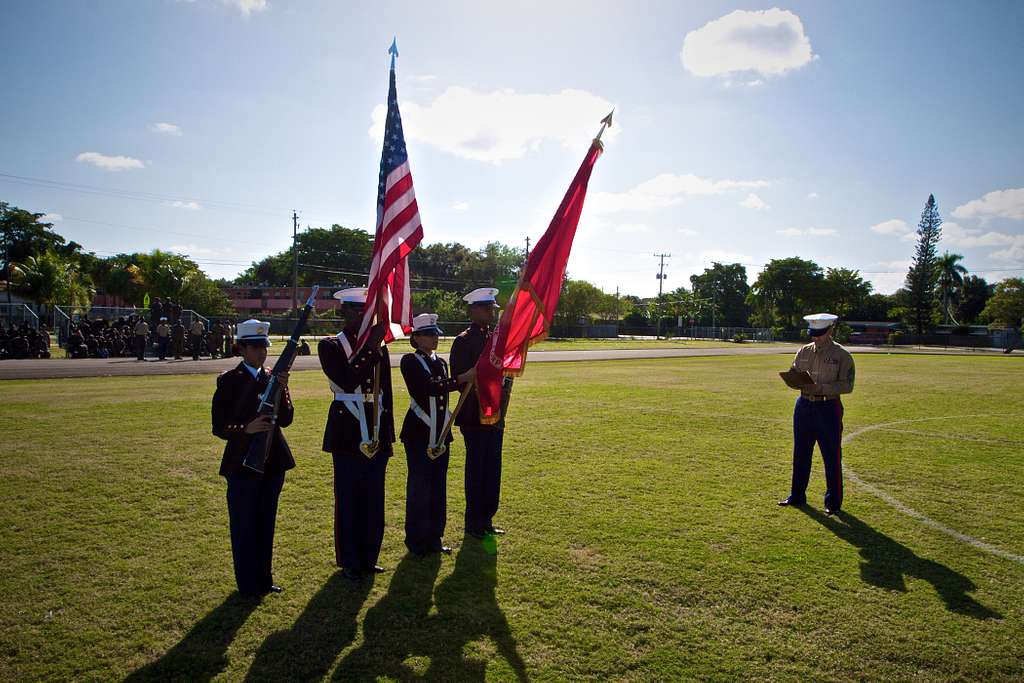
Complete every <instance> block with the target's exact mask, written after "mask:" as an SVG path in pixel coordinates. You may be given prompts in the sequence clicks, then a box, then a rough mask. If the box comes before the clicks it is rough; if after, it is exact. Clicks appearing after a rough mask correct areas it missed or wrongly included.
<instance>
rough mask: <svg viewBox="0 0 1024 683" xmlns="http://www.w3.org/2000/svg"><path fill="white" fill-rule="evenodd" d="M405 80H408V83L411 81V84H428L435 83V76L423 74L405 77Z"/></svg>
mask: <svg viewBox="0 0 1024 683" xmlns="http://www.w3.org/2000/svg"><path fill="white" fill-rule="evenodd" d="M406 78H407V79H409V80H410V81H412V82H413V83H430V82H431V81H436V80H437V76H435V75H434V74H423V75H420V76H406Z"/></svg>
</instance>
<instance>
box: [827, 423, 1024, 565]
mask: <svg viewBox="0 0 1024 683" xmlns="http://www.w3.org/2000/svg"><path fill="white" fill-rule="evenodd" d="M970 417H1016V415H1015V414H1014V415H1005V414H1004V415H999V414H993V413H978V414H975V415H947V416H945V417H921V418H917V419H914V420H897V421H895V422H884V423H880V424H875V425H868V426H867V427H861V428H860V429H857V430H855V431H853V432H850V433H849V434H847V435H846V436H844V437H843V445H846V443H847V442H849V441H852V440H853V439H855V438H857V437H858V436H860V435H861V434H866V433H867V432H873V431H875V430H877V429H886V428H888V427H893V426H895V425H902V424H909V423H911V422H929V421H935V420H954V419H959V418H970ZM843 476H845V477H846V478H848V479H849V480H850V481H852V482H853V483H854V484H856V485H857V486H859V487H861V488H862V489H864V490H865V491H867V492H868V493H870V494H872V495H874V496H875V497H877V498H881V499H882V500H884V501H885V502H886V503H888V504H889V505H891V506H892V507H893V508H895V509H896V510H897V511H898V512H902V513H903V514H905V515H907V516H908V517H912V518H913V519H916V520H917V521H919V522H921V523H922V524H924V525H925V526H927V527H929V528H931V529H934V530H935V531H938V532H941V533H943V534H946V535H947V536H949V537H951V538H955V539H956V540H958V541H960V542H962V543H966V544H967V545H970V546H973V547H975V548H977V549H978V550H981V551H982V552H986V553H989V554H990V555H995V556H996V557H1001V558H1003V559H1005V560H1010V561H1011V562H1016V563H1017V564H1021V565H1024V555H1017V554H1015V553H1011V552H1010V551H1008V550H1003V549H1002V548H997V547H996V546H994V545H992V544H991V543H986V542H985V541H982V540H981V539H979V538H975V537H974V536H968V535H967V534H963V533H960V532H959V531H957V530H956V529H952V528H950V527H948V526H946V525H945V524H943V523H942V522H937V521H935V520H934V519H932V518H931V517H929V516H928V515H925V514H924V513H921V512H918V511H917V510H915V509H914V508H912V507H910V506H909V505H906V504H905V503H903V502H902V501H900V500H898V499H897V498H894V497H893V496H891V495H890V494H888V493H886V492H885V491H883V490H882V489H880V488H878V487H877V486H875V485H874V484H869V483H868V482H866V481H864V480H863V479H861V478H860V477H859V476H858V475H857V473H856V472H854V471H853V470H851V469H848V468H846V467H844V468H843Z"/></svg>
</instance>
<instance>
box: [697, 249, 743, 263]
mask: <svg viewBox="0 0 1024 683" xmlns="http://www.w3.org/2000/svg"><path fill="white" fill-rule="evenodd" d="M697 258H698V259H699V260H700V262H701V263H707V264H710V263H712V262H715V263H750V262H751V261H753V259H752V258H751V257H750V256H749V255H747V254H740V253H738V252H735V251H724V250H722V249H707V250H705V251H702V252H700V254H698V255H697Z"/></svg>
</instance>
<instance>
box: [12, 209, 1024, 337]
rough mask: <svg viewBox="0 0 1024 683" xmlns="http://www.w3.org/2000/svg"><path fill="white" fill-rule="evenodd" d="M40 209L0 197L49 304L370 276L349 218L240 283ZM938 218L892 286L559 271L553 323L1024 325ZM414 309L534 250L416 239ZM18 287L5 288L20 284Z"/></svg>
mask: <svg viewBox="0 0 1024 683" xmlns="http://www.w3.org/2000/svg"><path fill="white" fill-rule="evenodd" d="M42 217H43V215H42V214H38V213H30V212H28V211H24V210H22V209H18V208H16V207H12V206H9V205H7V204H4V203H0V234H2V237H3V243H4V262H3V273H4V276H5V277H4V279H6V280H8V281H10V282H11V284H12V287H11V288H10V289H13V290H14V291H16V292H18V293H21V294H24V295H26V296H27V297H28V298H30V299H31V300H32V301H34V302H36V303H37V304H39V305H48V304H54V303H58V304H72V305H78V306H84V305H88V303H89V302H91V300H92V298H93V296H94V295H95V293H96V291H97V290H98V291H102V292H104V293H106V294H112V295H116V296H120V297H122V299H123V300H124V301H125V302H127V303H129V304H132V305H136V306H141V305H142V302H143V299H144V297H145V295H146V294H147V293H148V294H149V295H150V296H151V297H154V298H155V297H161V298H164V299H167V298H171V299H174V300H175V301H178V302H179V303H181V304H182V306H183V307H185V308H193V309H195V310H197V311H200V312H202V313H204V314H208V315H218V316H220V315H230V314H231V313H232V310H231V304H230V301H229V299H228V298H227V297H226V296H225V295H224V293H223V291H222V288H223V287H225V286H248V287H261V286H264V287H266V286H275V287H277V286H288V285H291V283H292V269H293V266H294V262H295V253H296V252H295V250H296V249H297V251H298V264H299V267H298V284H299V285H300V286H309V285H312V284H315V283H325V282H330V283H332V284H333V285H336V286H338V287H343V286H358V285H363V284H365V282H366V277H367V269H368V267H369V261H370V254H371V252H372V248H373V235H371V234H370V233H368V232H367V231H365V230H361V229H356V228H347V227H344V226H341V225H337V224H334V225H331V226H330V227H318V228H311V229H307V230H306V231H304V232H302V233H299V235H298V236H297V238H296V240H295V244H294V245H293V247H289V248H288V249H286V250H284V251H282V252H279V253H277V254H272V255H269V256H266V257H265V258H263V259H261V260H259V261H256V262H253V263H252V264H251V265H250V266H249V268H247V269H246V270H244V271H243V272H242V273H240V274H239V275H238V276H237V277H236V278H234V279H233V280H231V281H227V280H216V281H215V280H212V279H210V278H209V277H208V276H207V275H206V274H205V273H204V272H203V271H202V269H201V268H200V267H199V265H198V264H197V263H196V262H194V261H192V260H191V259H189V258H188V257H187V256H183V255H180V254H174V253H170V252H167V251H161V250H154V251H152V252H150V253H148V254H144V253H133V254H117V255H115V256H111V257H106V258H101V257H98V256H96V255H95V254H94V253H91V252H87V251H85V250H84V249H83V247H82V246H81V245H79V244H77V243H75V242H68V241H67V240H65V239H64V238H63V237H61V236H60V235H59V234H57V233H56V232H54V231H53V225H52V224H50V223H45V222H40V220H41V219H42ZM941 224H942V219H941V216H940V215H939V211H938V206H937V203H936V201H935V198H934V196H930V197H929V198H928V201H927V203H926V204H925V207H924V210H923V211H922V214H921V220H920V222H919V224H918V229H917V236H918V239H917V244H916V246H915V253H914V260H913V263H912V265H911V267H910V269H909V271H908V273H907V277H906V281H905V283H904V286H903V287H902V288H901V289H900V290H898V291H897V292H895V293H893V294H882V293H879V292H875V291H874V288H873V286H872V284H871V283H870V282H869V281H867V280H865V279H864V278H863V277H862V276H861V274H860V272H859V271H858V270H855V269H850V268H843V267H822V266H820V265H819V264H817V263H815V262H814V261H812V260H808V259H803V258H801V257H799V256H791V257H788V258H781V259H773V260H771V261H769V262H768V263H767V264H766V265H765V266H764V268H763V269H762V270H761V272H760V273H758V275H757V277H756V278H755V279H754V281H753V283H752V284H751V283H749V279H748V273H747V270H746V267H745V266H743V265H742V264H740V263H713V264H712V265H711V267H709V268H705V269H704V271H703V272H702V273H700V274H696V275H692V276H691V277H690V286H689V287H685V286H684V287H679V288H677V289H674V290H672V291H669V292H665V293H664V294H663V295H661V296H660V297H638V296H633V295H629V294H623V295H621V296H620V295H618V294H613V293H609V292H604V291H603V290H602V289H600V288H599V287H597V286H595V285H594V284H592V283H590V282H587V281H585V280H579V279H573V278H571V277H569V276H568V275H567V276H566V277H565V278H564V280H563V285H562V296H561V301H560V303H559V310H558V316H557V318H556V322H557V323H560V324H580V323H591V322H601V321H618V322H621V323H623V324H625V325H626V326H630V325H632V326H651V325H657V326H659V327H660V326H667V325H672V326H674V325H675V323H676V322H677V321H678V320H679V319H682V321H683V324H684V326H686V325H691V324H692V325H697V326H711V325H716V326H725V327H766V328H773V329H776V330H780V331H787V330H796V329H799V328H801V327H802V326H803V320H802V317H803V315H804V314H806V313H807V312H808V311H821V310H825V311H830V312H832V313H835V314H837V315H839V316H840V317H841V318H842V319H844V320H864V321H887V322H902V323H904V324H905V325H906V326H907V327H908V328H909V329H910V330H912V331H914V332H917V333H923V332H926V331H927V330H929V329H931V328H933V327H934V326H935V325H938V324H941V323H945V324H950V325H954V326H956V325H969V324H977V323H984V324H1003V325H1010V326H1019V325H1020V323H1021V317H1022V316H1024V280H1022V279H1021V278H1008V279H1006V280H1003V281H1002V282H1000V283H998V284H990V283H988V282H986V281H985V279H984V278H982V277H979V276H977V275H973V274H970V273H968V271H967V269H966V267H965V266H964V265H963V263H962V261H963V256H961V255H960V254H955V253H950V252H943V253H942V254H939V253H938V246H939V244H940V241H941ZM409 258H410V271H411V275H412V286H413V307H414V310H415V312H417V313H418V312H421V311H431V312H435V313H438V314H439V316H440V318H441V319H442V320H461V319H463V318H464V317H465V307H464V304H463V302H462V298H461V297H462V295H463V294H464V293H465V292H466V291H468V290H470V289H473V288H475V287H479V286H481V285H484V284H491V283H493V284H494V285H495V286H497V287H499V289H500V290H501V291H502V295H503V296H504V297H507V296H508V295H509V294H510V293H511V291H512V289H513V288H514V286H515V282H516V280H517V278H518V276H519V273H520V270H521V268H522V266H523V264H524V263H525V260H526V251H525V250H524V249H521V248H517V247H511V246H508V245H505V244H502V243H501V242H490V243H488V244H486V245H485V246H484V247H483V248H482V249H472V248H470V247H467V246H465V245H463V244H460V243H458V242H449V243H435V244H429V245H422V244H421V245H420V246H419V247H418V248H417V249H416V250H415V251H414V252H413V253H412V254H411V255H410V257H409ZM10 289H9V291H10Z"/></svg>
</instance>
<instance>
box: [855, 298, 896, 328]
mask: <svg viewBox="0 0 1024 683" xmlns="http://www.w3.org/2000/svg"><path fill="white" fill-rule="evenodd" d="M895 305H896V299H895V298H894V297H893V295H892V294H877V293H876V294H868V295H867V296H866V297H864V299H862V300H861V302H860V303H859V304H858V305H856V306H854V308H853V309H851V310H850V312H849V313H847V314H846V318H847V319H848V320H867V321H874V322H882V321H888V322H896V321H897V320H899V316H892V315H890V311H891V310H892V309H893V307H894V306H895Z"/></svg>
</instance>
